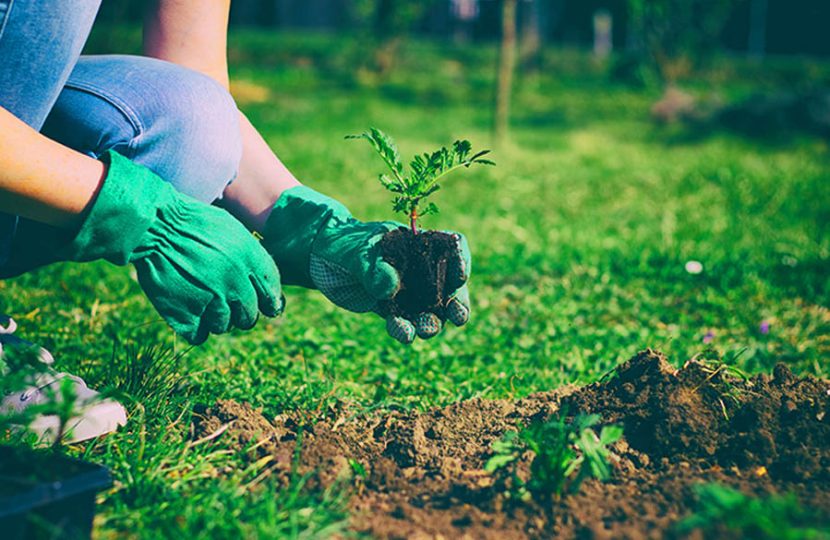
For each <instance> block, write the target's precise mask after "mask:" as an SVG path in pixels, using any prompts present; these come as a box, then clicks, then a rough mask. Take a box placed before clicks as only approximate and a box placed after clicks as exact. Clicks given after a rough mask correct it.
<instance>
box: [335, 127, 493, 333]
mask: <svg viewBox="0 0 830 540" xmlns="http://www.w3.org/2000/svg"><path fill="white" fill-rule="evenodd" d="M346 138H348V139H366V140H367V141H369V143H370V144H371V145H372V148H374V149H375V151H376V152H377V153H378V155H380V157H381V159H382V160H383V162H384V163H386V166H387V167H388V168H389V172H388V173H385V174H381V175H380V176H379V180H380V183H381V185H382V186H383V187H384V188H386V189H387V190H389V191H391V192H392V193H394V194H395V195H394V198H393V200H392V209H393V210H394V211H395V212H400V213H402V214H406V216H407V217H408V218H409V228H406V227H400V228H399V229H395V230H392V231H389V232H387V233H386V234H385V235H384V236H383V238H381V240H380V242H379V243H378V247H379V249H380V251H381V253H382V255H383V259H384V260H385V261H386V262H387V263H389V264H391V265H392V266H394V267H395V268H396V269H397V270H398V272H399V273H400V276H401V287H400V288H399V289H398V292H397V294H396V295H395V297H394V298H393V299H391V300H390V301H387V302H384V304H383V306H381V310H382V311H384V312H385V313H386V314H391V315H399V316H404V317H406V318H407V319H409V320H414V319H415V318H417V317H419V316H420V315H421V314H423V313H434V314H439V316H442V315H440V314H443V313H444V308H445V307H446V303H447V301H448V299H449V298H451V297H452V295H453V294H454V293H455V292H456V291H457V290H458V288H459V287H461V286H462V285H463V284H464V282H465V280H466V276H467V273H468V271H469V269H468V268H466V267H464V266H463V265H464V263H463V262H462V261H461V258H460V256H459V255H460V253H461V244H460V238H459V236H458V235H455V234H450V233H445V232H439V231H420V229H419V228H418V219H419V218H421V217H422V216H425V215H428V214H435V213H437V212H438V207H437V206H435V204H434V203H432V202H428V199H429V197H430V196H431V195H433V194H434V193H435V192H436V191H438V190H439V189H441V184H440V181H441V180H443V178H444V177H446V176H447V175H448V174H450V173H451V172H453V171H455V170H456V169H460V168H462V167H463V168H469V167H470V166H472V165H474V164H479V165H493V162H492V161H490V160H488V159H484V156H486V155H487V154H488V153H489V150H482V151H480V152H477V153H473V150H472V146H471V145H470V142H469V141H466V140H458V141H455V142H454V143H453V144H452V147H451V148H446V147H442V148H441V149H439V150H436V151H435V152H432V153H424V154H420V155H416V156H415V157H414V158H413V159H412V161H411V162H410V163H409V168H408V169H406V168H405V167H404V164H403V161H401V156H400V152H398V147H397V145H396V144H395V141H393V140H392V138H391V137H390V136H389V135H387V134H386V133H384V132H382V131H381V130H379V129H377V128H370V129H369V131H367V132H365V133H361V134H360V135H349V136H348V137H346Z"/></svg>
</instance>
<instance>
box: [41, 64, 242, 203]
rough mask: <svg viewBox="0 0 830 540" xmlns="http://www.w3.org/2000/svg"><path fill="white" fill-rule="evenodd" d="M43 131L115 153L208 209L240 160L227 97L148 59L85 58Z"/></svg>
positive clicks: (197, 77)
mask: <svg viewBox="0 0 830 540" xmlns="http://www.w3.org/2000/svg"><path fill="white" fill-rule="evenodd" d="M43 131H44V133H45V134H46V135H47V136H49V137H51V138H53V139H55V140H57V141H58V142H61V143H63V144H65V145H67V146H69V147H71V148H74V149H76V150H78V151H80V152H83V153H86V154H89V155H93V156H98V155H100V154H102V153H104V152H106V151H107V150H110V149H113V150H115V151H117V152H119V153H121V154H123V155H125V156H126V157H128V158H130V159H132V160H133V161H135V162H137V163H140V164H142V165H145V166H147V167H148V168H150V169H151V170H153V171H154V172H155V173H156V174H158V175H159V176H161V177H162V178H164V179H165V180H167V181H169V182H170V183H172V184H173V185H174V186H175V187H176V189H178V190H179V191H180V192H182V193H185V194H187V195H190V196H192V197H195V198H197V199H199V200H202V201H204V202H212V201H214V200H216V199H218V198H220V197H221V195H222V192H223V191H224V189H225V187H227V185H228V184H229V183H230V182H231V181H232V180H233V179H234V178H235V177H236V173H237V170H238V168H239V162H240V160H241V158H242V140H241V134H240V127H239V112H238V110H237V108H236V105H235V103H234V101H233V98H232V97H231V96H230V94H229V93H228V92H227V91H226V90H225V89H224V88H223V87H222V86H221V85H220V84H218V83H217V82H216V81H215V80H213V79H211V78H210V77H207V76H205V75H202V74H201V73H197V72H195V71H192V70H189V69H187V68H183V67H181V66H178V65H175V64H171V63H169V62H164V61H161V60H156V59H151V58H145V57H136V56H92V57H82V58H81V59H80V61H79V62H78V65H77V66H76V68H75V70H74V71H73V72H72V75H71V76H70V78H69V81H68V83H67V85H66V87H65V89H64V90H63V92H61V95H60V96H59V98H58V101H57V103H56V105H55V107H54V108H53V110H52V113H51V114H50V115H49V118H48V119H47V122H46V125H45V126H44V130H43Z"/></svg>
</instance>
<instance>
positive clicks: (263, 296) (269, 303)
mask: <svg viewBox="0 0 830 540" xmlns="http://www.w3.org/2000/svg"><path fill="white" fill-rule="evenodd" d="M276 275H277V276H279V274H276ZM250 281H251V285H253V287H254V291H255V292H256V295H257V304H258V307H259V310H260V311H261V312H262V313H263V314H264V315H265V316H266V317H276V316H277V315H279V314H281V313H282V312H283V311H284V310H285V297H284V296H283V295H282V287H281V286H280V281H279V277H274V276H271V275H269V274H267V273H266V274H263V275H259V274H255V275H251V276H250Z"/></svg>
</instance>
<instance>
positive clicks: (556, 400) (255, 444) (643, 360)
mask: <svg viewBox="0 0 830 540" xmlns="http://www.w3.org/2000/svg"><path fill="white" fill-rule="evenodd" d="M566 411H567V412H566ZM829 411H830V384H828V383H827V382H825V381H821V380H817V379H815V378H810V377H806V378H797V377H795V376H793V374H792V373H791V372H790V371H789V370H788V369H787V368H786V367H785V366H783V365H779V366H777V367H776V368H775V370H774V372H773V374H772V375H758V376H755V377H752V378H751V379H744V378H742V377H740V376H738V375H737V374H735V373H734V372H733V371H731V370H730V369H728V368H727V367H726V366H725V365H724V364H722V363H718V362H711V361H709V362H707V361H690V362H688V363H687V364H686V365H685V366H684V367H683V368H682V369H680V370H676V369H674V368H673V367H672V366H671V365H670V364H669V363H668V362H666V360H665V358H664V357H663V356H662V355H660V354H659V353H656V352H654V351H650V350H648V351H644V352H642V353H640V354H638V355H637V356H635V357H634V358H632V359H631V360H629V361H627V362H625V363H624V364H622V365H620V366H619V367H618V368H617V369H616V370H615V372H613V373H611V374H609V375H608V376H606V377H605V378H604V379H603V380H602V381H600V382H597V383H594V384H591V385H588V386H584V387H581V388H575V387H568V388H564V389H560V390H558V391H554V392H547V393H540V394H534V395H532V396H529V397H527V398H525V399H521V400H517V401H508V400H479V399H474V400H469V401H465V402H460V403H456V404H453V405H449V406H447V407H443V408H437V409H433V410H430V411H427V412H416V411H408V412H402V411H385V412H383V413H376V414H358V413H356V412H355V411H352V410H349V409H348V408H347V407H343V408H341V409H339V410H333V411H330V414H328V415H327V417H326V418H325V419H324V420H322V421H319V422H317V423H315V424H314V425H313V426H305V427H303V428H302V429H301V428H300V425H301V424H302V422H301V421H300V420H299V418H300V417H299V416H295V415H283V416H280V417H278V418H276V419H274V420H273V421H268V420H267V419H265V418H264V417H263V416H262V415H261V414H260V413H259V412H257V411H255V410H253V409H252V408H251V407H249V406H247V405H245V404H239V403H236V402H233V401H220V402H218V403H216V404H215V405H213V406H211V407H209V408H207V409H206V410H204V411H201V414H200V415H199V416H198V417H197V419H196V422H195V424H194V437H195V438H202V437H206V436H211V435H216V433H217V432H219V431H220V430H224V431H223V433H222V435H221V436H220V437H221V438H222V439H224V441H225V442H226V443H229V444H231V445H233V446H238V447H239V449H240V450H241V451H243V452H247V453H248V455H249V457H250V459H251V460H253V459H260V458H262V457H265V456H268V455H272V456H274V458H275V459H274V461H273V474H275V475H277V476H278V477H279V478H281V479H284V480H285V481H288V479H289V478H290V477H291V476H292V474H297V473H299V474H309V475H310V476H309V479H308V485H309V487H310V488H312V489H318V488H319V489H323V488H326V487H329V486H331V485H333V484H340V485H343V486H346V489H347V493H348V505H349V508H350V510H351V512H352V516H353V517H352V520H351V527H352V528H353V529H354V530H357V531H362V532H367V533H369V534H370V535H372V536H374V537H378V538H434V537H441V536H443V537H444V538H464V537H468V538H534V537H551V536H554V535H562V537H563V538H573V537H578V538H651V537H655V538H662V537H674V536H679V535H680V534H679V533H678V532H677V528H676V524H677V523H678V522H679V521H680V520H682V519H683V518H684V517H686V516H688V515H689V514H691V513H692V512H694V511H695V509H696V508H697V507H698V504H699V502H698V497H697V496H696V491H695V486H698V485H700V484H705V483H711V482H717V483H719V484H722V485H724V486H730V487H733V488H736V489H738V490H740V491H741V492H743V493H745V494H747V495H750V496H752V497H759V498H761V499H762V500H763V499H764V498H765V497H769V496H772V495H784V494H787V493H792V494H794V496H795V497H796V498H797V500H798V502H799V503H801V505H803V506H804V507H809V508H810V509H812V511H813V514H812V517H813V518H817V519H818V520H819V521H820V522H823V523H824V524H825V525H826V524H827V521H825V520H826V518H827V516H828V513H830V417H828V416H827V415H826V413H827V412H829ZM580 412H586V413H596V414H599V415H600V416H601V419H602V422H603V423H606V424H610V423H616V424H619V425H621V426H623V428H624V436H623V439H622V440H621V441H619V442H617V443H615V444H614V446H613V447H612V459H611V463H612V466H613V471H614V472H613V477H612V479H611V480H609V481H608V482H605V483H601V482H599V481H597V480H589V481H586V482H585V483H584V484H583V485H582V487H581V489H580V490H579V491H578V492H577V493H574V494H571V495H567V496H563V497H562V498H561V499H558V500H557V499H554V500H553V501H552V502H550V503H549V504H546V505H539V504H537V503H535V502H533V501H532V500H531V501H522V500H517V499H516V498H515V497H512V498H511V497H509V496H508V495H507V493H506V489H505V485H506V484H505V481H504V478H502V477H500V475H499V471H497V472H496V473H494V474H490V473H487V472H485V471H484V466H485V463H486V462H487V460H488V459H489V457H490V456H491V455H492V450H491V444H492V443H493V441H495V440H498V439H500V438H501V437H502V436H503V434H504V433H505V432H506V431H509V430H514V429H516V427H517V425H520V424H527V423H529V422H531V421H533V420H540V419H545V418H547V417H549V416H551V415H552V414H556V413H560V414H567V415H575V414H578V413H580ZM217 438H219V437H217ZM298 440H300V442H301V444H300V448H301V451H300V453H299V459H298V460H296V465H292V464H294V463H295V459H294V456H295V451H296V450H297V448H298ZM529 462H530V457H529V456H524V457H523V458H522V459H521V462H520V464H519V474H520V475H522V474H525V475H526V474H527V471H528V467H529ZM293 468H296V469H295V470H292V469H293ZM795 525H802V524H799V523H796V524H795ZM715 532H716V533H717V534H715V536H716V537H734V536H730V534H731V533H729V532H728V531H726V530H725V529H724V530H721V531H719V532H718V531H717V529H715ZM697 534H700V533H697ZM710 534H711V533H710ZM707 537H711V536H710V535H707Z"/></svg>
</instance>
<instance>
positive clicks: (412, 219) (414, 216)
mask: <svg viewBox="0 0 830 540" xmlns="http://www.w3.org/2000/svg"><path fill="white" fill-rule="evenodd" d="M409 228H410V229H412V234H418V208H413V209H412V210H410V211H409Z"/></svg>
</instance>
